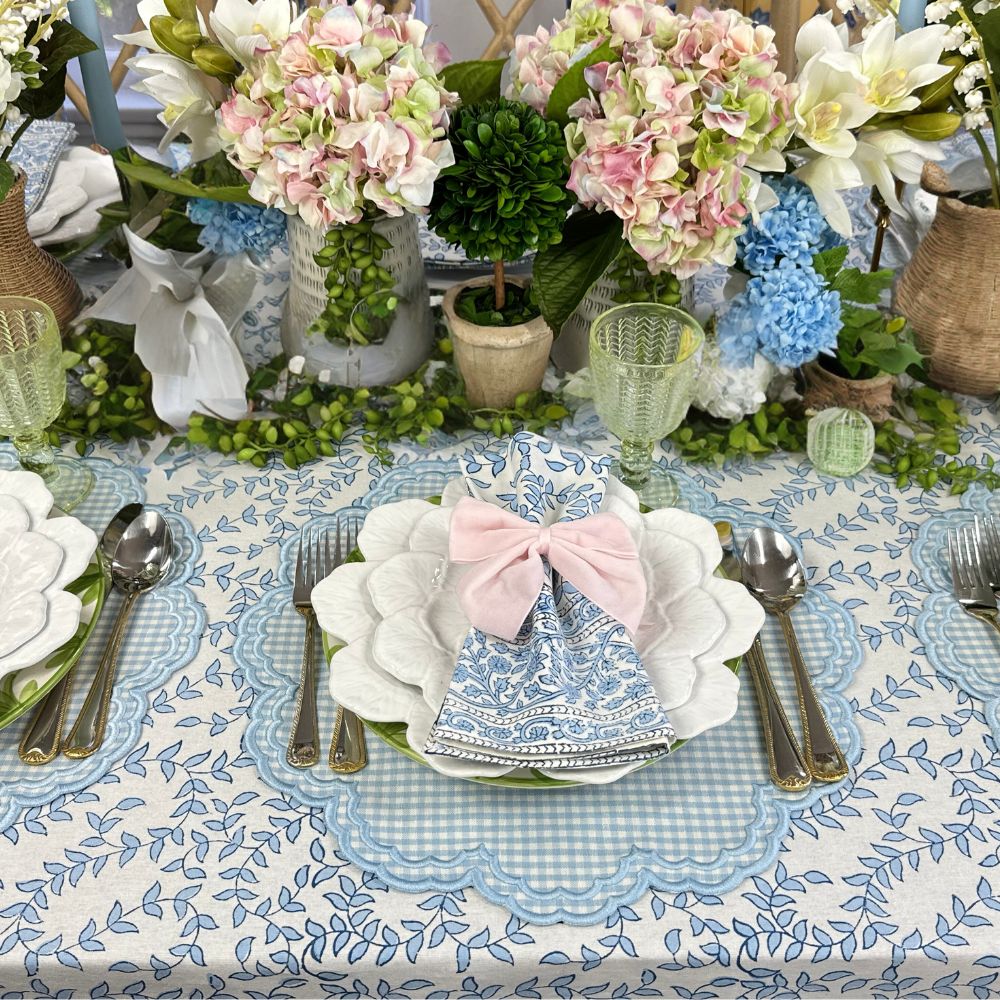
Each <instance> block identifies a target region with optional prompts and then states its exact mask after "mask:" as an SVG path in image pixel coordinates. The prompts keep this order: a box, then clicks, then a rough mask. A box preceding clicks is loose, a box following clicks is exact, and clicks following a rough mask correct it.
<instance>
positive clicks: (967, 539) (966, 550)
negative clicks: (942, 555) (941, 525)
mask: <svg viewBox="0 0 1000 1000" xmlns="http://www.w3.org/2000/svg"><path fill="white" fill-rule="evenodd" d="M948 560H949V562H950V563H951V581H952V586H953V588H954V590H955V598H956V599H957V600H958V603H959V604H961V605H962V608H963V610H964V611H965V612H966V614H969V615H972V617H973V618H978V619H979V621H981V622H986V623H987V624H988V625H992V626H993V627H994V628H995V629H996V630H997V631H998V632H1000V616H998V611H997V598H996V594H995V593H994V591H993V588H992V587H991V586H990V581H989V574H988V573H987V572H986V570H985V568H984V566H983V561H982V558H981V556H980V553H979V550H978V549H977V547H976V534H975V528H974V527H973V526H972V525H971V524H966V525H963V526H962V527H961V528H956V529H953V530H951V531H949V532H948Z"/></svg>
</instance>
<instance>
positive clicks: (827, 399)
mask: <svg viewBox="0 0 1000 1000" xmlns="http://www.w3.org/2000/svg"><path fill="white" fill-rule="evenodd" d="M802 373H803V375H805V380H806V391H805V392H804V393H803V395H802V403H803V405H804V406H805V407H806V409H810V410H825V409H827V408H828V407H830V406H842V407H845V408H846V409H849V410H860V411H861V412H862V413H864V414H866V415H867V416H869V417H870V418H871V420H872V422H873V423H876V424H877V423H881V422H882V421H883V420H888V419H889V414H890V411H891V410H892V390H893V389H894V388H895V385H896V376H895V375H876V376H875V378H858V379H852V378H843V377H842V376H840V375H835V374H834V373H833V372H831V371H827V369H825V368H824V367H823V366H822V365H821V364H819V363H818V362H816V361H813V362H811V363H810V364H808V365H806V366H805V367H804V368H803V369H802Z"/></svg>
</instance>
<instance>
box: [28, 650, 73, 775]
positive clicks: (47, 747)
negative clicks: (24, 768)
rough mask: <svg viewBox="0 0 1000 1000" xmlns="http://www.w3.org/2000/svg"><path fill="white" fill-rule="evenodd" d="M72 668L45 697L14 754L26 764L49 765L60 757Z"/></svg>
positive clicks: (71, 680) (71, 682)
mask: <svg viewBox="0 0 1000 1000" xmlns="http://www.w3.org/2000/svg"><path fill="white" fill-rule="evenodd" d="M75 673H76V667H75V666H74V667H73V668H72V669H71V670H69V672H68V673H67V674H66V676H65V677H63V678H62V680H61V681H59V683H58V684H57V685H56V686H55V687H54V688H53V689H52V690H51V691H50V692H49V693H48V694H47V695H46V696H45V700H44V701H43V702H42V703H41V705H39V707H38V711H37V712H36V713H35V717H34V718H33V719H32V720H31V725H29V726H28V730H27V732H26V733H25V734H24V738H23V739H22V740H21V745H20V746H19V747H18V748H17V755H18V757H20V758H21V760H22V761H23V762H24V763H25V764H33V765H39V764H49V763H51V762H52V761H54V760H55V759H56V757H58V756H59V747H60V744H61V743H62V731H63V723H64V722H65V720H66V709H67V707H68V706H69V696H70V693H71V692H72V690H73V676H74V674H75Z"/></svg>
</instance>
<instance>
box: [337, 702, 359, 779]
mask: <svg viewBox="0 0 1000 1000" xmlns="http://www.w3.org/2000/svg"><path fill="white" fill-rule="evenodd" d="M367 763H368V748H367V747H366V746H365V727H364V723H362V721H361V720H360V719H359V718H358V717H357V716H356V715H355V714H354V713H353V712H351V711H348V710H347V709H346V708H340V707H339V706H338V708H337V718H336V721H335V722H334V724H333V739H331V740H330V770H331V771H336V772H337V774H355V773H356V772H358V771H360V770H361V769H362V768H363V767H364V766H365V765H366V764H367Z"/></svg>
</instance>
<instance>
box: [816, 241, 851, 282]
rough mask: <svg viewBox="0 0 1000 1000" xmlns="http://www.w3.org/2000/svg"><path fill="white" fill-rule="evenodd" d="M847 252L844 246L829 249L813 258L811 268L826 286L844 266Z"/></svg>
mask: <svg viewBox="0 0 1000 1000" xmlns="http://www.w3.org/2000/svg"><path fill="white" fill-rule="evenodd" d="M847 250H848V248H847V247H846V246H839V247H831V248H830V249H829V250H824V251H823V252H822V253H818V254H816V255H815V256H814V257H813V268H814V269H815V271H816V273H817V274H818V275H819V276H820V277H821V278H822V279H823V280H824V281H825V282H827V284H829V283H830V279H831V278H833V276H834V275H835V274H836V273H837V272H838V271H839V270H840V269H841V268H842V267H843V266H844V261H845V260H847Z"/></svg>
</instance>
